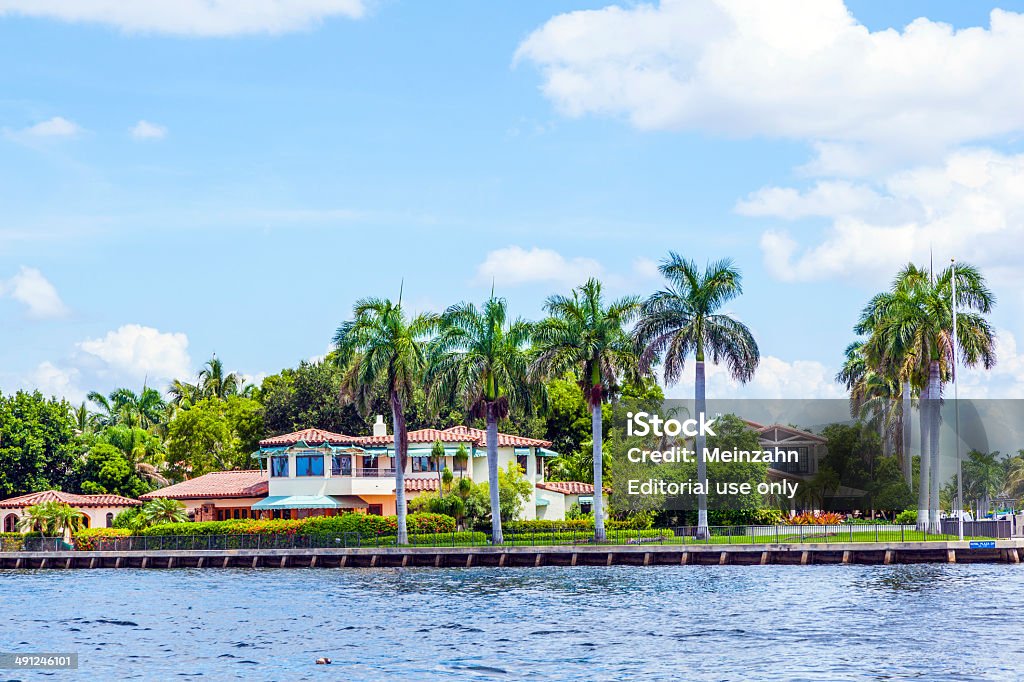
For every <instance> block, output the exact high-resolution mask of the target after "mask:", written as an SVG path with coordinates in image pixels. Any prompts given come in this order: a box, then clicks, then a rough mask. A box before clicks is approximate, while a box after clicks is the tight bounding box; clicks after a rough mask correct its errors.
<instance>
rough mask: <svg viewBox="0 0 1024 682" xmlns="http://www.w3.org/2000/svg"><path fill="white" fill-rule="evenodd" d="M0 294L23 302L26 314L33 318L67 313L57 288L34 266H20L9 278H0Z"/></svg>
mask: <svg viewBox="0 0 1024 682" xmlns="http://www.w3.org/2000/svg"><path fill="white" fill-rule="evenodd" d="M0 296H9V297H11V298H12V299H14V300H15V301H18V302H19V303H23V304H24V305H25V307H26V308H27V311H26V312H27V315H28V316H29V317H30V318H32V319H35V320H44V319H50V318H55V317H63V316H64V315H67V313H68V308H67V306H65V305H64V302H63V301H62V300H61V298H60V295H59V294H58V293H57V289H56V288H55V287H54V286H53V284H51V283H50V281H49V280H48V279H46V277H44V276H43V273H41V272H39V271H38V270H36V269H35V268H28V267H22V268H21V270H19V271H18V274H16V275H14V276H13V277H11V278H10V279H8V280H6V281H4V280H0Z"/></svg>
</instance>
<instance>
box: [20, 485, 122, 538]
mask: <svg viewBox="0 0 1024 682" xmlns="http://www.w3.org/2000/svg"><path fill="white" fill-rule="evenodd" d="M43 502H63V503H64V504H67V505H68V506H70V507H74V508H75V509H77V510H78V511H80V512H82V516H83V517H84V518H83V519H82V525H84V526H85V527H86V528H110V527H111V526H112V525H113V523H114V517H115V516H117V515H118V514H120V513H121V512H123V511H124V510H126V509H131V508H132V507H138V506H139V505H141V504H142V502H141V501H139V500H134V499H132V498H130V497H122V496H121V495H75V494H74V493H65V492H61V491H60V490H43V491H41V492H37V493H29V494H27V495H21V496H19V497H12V498H9V499H6V500H0V516H2V517H3V529H4V532H5V533H16V532H18V531H19V530H20V529H19V528H18V523H19V522H20V521H21V517H22V516H24V514H25V509H27V508H28V507H31V506H34V505H37V504H41V503H43Z"/></svg>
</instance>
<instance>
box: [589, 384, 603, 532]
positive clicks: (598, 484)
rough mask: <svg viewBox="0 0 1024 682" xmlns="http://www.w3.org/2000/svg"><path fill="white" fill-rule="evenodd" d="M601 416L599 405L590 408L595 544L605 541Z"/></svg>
mask: <svg viewBox="0 0 1024 682" xmlns="http://www.w3.org/2000/svg"><path fill="white" fill-rule="evenodd" d="M602 416H603V415H602V414H601V403H598V404H596V405H591V406H590V426H591V433H592V435H593V438H594V540H595V541H597V542H604V541H605V532H604V481H603V474H604V471H603V468H604V459H603V458H604V452H603V448H602V443H601V440H602V438H603V436H602V433H601V432H602V426H603V424H602V422H601V419H602Z"/></svg>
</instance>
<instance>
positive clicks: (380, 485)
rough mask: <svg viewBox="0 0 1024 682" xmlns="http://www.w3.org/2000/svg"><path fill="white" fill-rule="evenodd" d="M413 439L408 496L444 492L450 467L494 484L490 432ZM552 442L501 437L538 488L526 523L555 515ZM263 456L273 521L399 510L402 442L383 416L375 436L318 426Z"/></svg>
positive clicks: (420, 433) (268, 443) (503, 455)
mask: <svg viewBox="0 0 1024 682" xmlns="http://www.w3.org/2000/svg"><path fill="white" fill-rule="evenodd" d="M408 436H409V452H408V461H407V463H406V468H405V491H406V493H407V495H406V499H412V498H414V497H415V496H417V495H420V494H423V493H425V492H428V491H434V490H437V489H438V486H439V485H440V483H439V474H438V471H439V469H441V470H443V469H444V468H448V469H450V470H451V471H452V472H453V473H454V475H455V477H456V478H458V477H460V476H465V477H467V478H469V479H470V480H472V481H474V482H476V483H481V482H485V481H487V474H488V472H487V432H486V431H484V430H482V429H474V428H470V427H467V426H453V427H451V428H448V429H419V430H416V431H410V432H409V434H408ZM438 441H440V442H441V443H442V444H443V446H444V456H443V457H442V458H441V460H442V461H440V462H439V461H437V460H436V459H435V458H434V457H433V456H432V450H433V446H434V443H436V442H438ZM550 445H551V443H550V442H548V441H546V440H540V439H536V438H526V437H524V436H516V435H511V434H506V433H499V434H498V464H499V466H501V467H502V468H505V467H507V466H508V464H509V463H510V462H516V463H517V464H518V465H519V466H520V467H521V468H522V470H523V471H524V472H525V476H526V478H527V480H529V481H530V482H531V483H533V484H534V488H533V490H532V492H531V495H530V499H529V500H528V501H527V503H526V504H525V505H524V510H523V512H522V518H524V519H535V518H538V516H539V517H541V518H551V515H550V513H549V512H546V511H545V510H544V508H545V507H547V506H550V504H551V496H550V495H548V494H545V493H540V494H539V491H540V490H541V489H540V488H538V487H537V485H538V484H541V483H544V480H545V478H544V475H545V472H544V460H545V459H546V458H548V457H553V456H556V454H557V453H555V452H552V451H551V450H549V449H548V448H549V447H550ZM460 448H464V450H465V452H466V454H467V458H466V461H465V462H460V461H459V460H458V458H457V457H456V455H457V453H458V452H459V450H460ZM257 457H259V459H260V460H261V462H262V463H264V467H265V468H266V470H267V471H268V473H269V479H268V481H269V494H268V496H267V497H266V499H264V500H262V501H260V502H258V503H256V504H254V505H253V507H252V508H253V509H254V510H260V511H263V512H265V514H264V516H265V517H272V518H304V517H306V516H321V515H331V514H338V513H342V512H345V511H365V512H367V513H371V514H383V515H389V514H394V513H395V511H396V509H395V503H396V495H395V485H394V480H395V470H394V466H395V451H394V438H393V436H391V435H389V434H388V432H387V428H386V426H385V424H384V421H383V418H382V417H379V416H378V417H377V421H376V423H375V424H374V425H373V433H372V435H370V436H351V435H347V434H341V433H332V432H330V431H324V430H322V429H316V428H310V429H305V430H303V431H297V432H295V433H288V434H284V435H281V436H274V437H272V438H267V439H264V440H262V441H260V451H259V453H257ZM552 494H557V493H552ZM564 508H565V507H563V508H562V509H563V510H564ZM562 514H563V515H564V511H562ZM560 518H561V516H560Z"/></svg>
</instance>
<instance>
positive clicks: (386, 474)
mask: <svg viewBox="0 0 1024 682" xmlns="http://www.w3.org/2000/svg"><path fill="white" fill-rule="evenodd" d="M355 472H356V478H394V476H395V470H394V469H361V468H357V469H356V470H355Z"/></svg>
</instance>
